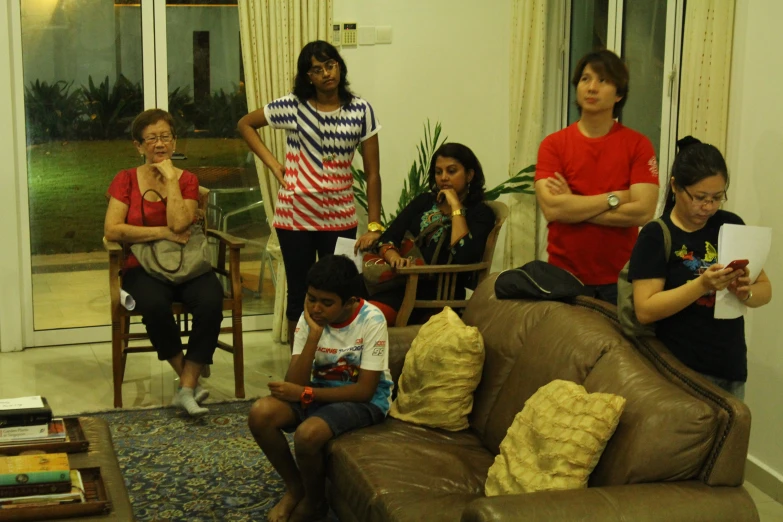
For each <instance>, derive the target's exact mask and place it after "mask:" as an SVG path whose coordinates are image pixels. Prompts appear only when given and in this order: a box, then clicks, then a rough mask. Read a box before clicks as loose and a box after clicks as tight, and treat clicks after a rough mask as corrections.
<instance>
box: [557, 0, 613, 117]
mask: <svg viewBox="0 0 783 522" xmlns="http://www.w3.org/2000/svg"><path fill="white" fill-rule="evenodd" d="M608 20H609V0H573V2H572V4H571V47H570V53H569V55H570V60H569V62H570V63H569V69H568V72H567V73H566V77H567V78H568V82H569V84H570V83H571V75H572V74H573V73H574V69H575V68H576V64H577V63H578V62H579V60H580V59H581V58H582V56H584V55H586V54H587V53H589V52H590V51H592V50H593V49H602V48H605V47H606V26H607V24H608ZM578 119H579V109H578V108H577V106H576V90H575V89H574V87H573V86H570V87H569V89H568V123H569V124H571V123H574V122H575V121H577V120H578Z"/></svg>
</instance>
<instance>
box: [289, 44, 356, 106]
mask: <svg viewBox="0 0 783 522" xmlns="http://www.w3.org/2000/svg"><path fill="white" fill-rule="evenodd" d="M313 58H315V59H316V60H318V61H319V62H326V61H328V60H334V61H336V62H337V63H338V64H339V65H340V83H339V84H338V85H337V96H338V97H339V98H340V101H341V102H343V105H347V104H348V103H349V102H350V101H351V100H352V99H353V96H354V95H353V93H352V92H351V91H350V90H349V89H348V85H349V82H348V66H347V65H345V61H343V57H342V56H340V53H339V52H338V51H337V49H336V48H335V47H334V46H333V45H332V44H330V43H328V42H324V41H323V40H316V41H314V42H310V43H309V44H307V45H305V46H304V47H302V51H301V52H300V53H299V59H298V60H297V62H296V78H295V79H294V95H295V96H296V97H297V98H299V101H301V102H305V101H307V100H309V99H311V98H315V87H314V86H313V84H312V83H311V82H310V77H309V76H308V75H307V72H308V71H309V70H310V69H311V68H312V67H313V62H312V59H313Z"/></svg>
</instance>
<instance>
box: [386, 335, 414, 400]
mask: <svg viewBox="0 0 783 522" xmlns="http://www.w3.org/2000/svg"><path fill="white" fill-rule="evenodd" d="M419 328H421V325H420V324H417V325H411V326H399V327H397V326H395V327H394V328H389V373H391V377H392V382H394V392H395V394H396V392H397V380H398V379H399V378H400V374H401V373H402V366H403V364H404V363H405V356H406V355H407V354H408V350H410V348H411V343H412V342H413V340H414V339H415V338H416V335H417V334H418V333H419Z"/></svg>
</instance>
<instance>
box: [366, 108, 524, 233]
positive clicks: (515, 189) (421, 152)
mask: <svg viewBox="0 0 783 522" xmlns="http://www.w3.org/2000/svg"><path fill="white" fill-rule="evenodd" d="M441 130H442V128H441V125H440V122H437V123H436V124H435V130H433V129H432V127H431V125H430V121H429V120H427V124H426V125H425V126H424V138H423V139H422V140H421V142H419V146H418V147H417V153H418V157H417V158H416V159H415V160H414V161H413V164H412V165H411V168H410V170H409V171H408V176H407V177H406V178H405V180H404V181H403V186H402V192H401V193H400V198H399V200H398V201H397V210H396V211H395V212H394V214H392V215H391V216H389V217H388V218H387V217H386V212H385V210H384V209H383V207H381V223H382V224H383V225H384V226H388V225H389V223H391V222H392V221H394V218H395V217H397V215H398V214H399V213H400V212H402V210H403V209H404V208H405V207H406V206H407V205H408V203H410V202H411V201H413V199H414V198H415V197H416V196H418V195H419V194H423V193H425V192H427V191H428V190H429V189H430V186H429V165H430V159H431V158H432V155H433V154H434V153H435V151H436V150H437V149H438V147H440V146H441V145H443V143H444V142H445V141H446V139H447V138H443V139H442V140H441V139H440V134H441ZM359 152H360V153H361V149H360V150H359ZM535 171H536V166H535V165H530V166H528V167H525V168H524V169H522V170H520V171H519V172H517V173H516V174H515V175H514V176H512V177H510V178H508V179H507V180H505V181H503V182H502V183H500V184H498V186H496V187H494V188H492V189H489V190H487V191H485V192H484V199H486V200H487V201H494V200H496V199H498V198H499V197H500V196H502V195H503V194H532V195H534V194H535V190H534V189H533V183H534V178H533V176H532V175H531V174H530V173H534V172H535ZM351 173H352V174H353V181H354V183H353V194H354V198H356V202H357V204H358V205H359V206H360V207H361V208H363V209H364V210H365V211H367V208H368V205H367V182H366V180H365V176H364V171H362V170H360V169H357V168H355V167H354V166H353V165H352V166H351Z"/></svg>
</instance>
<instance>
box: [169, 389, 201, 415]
mask: <svg viewBox="0 0 783 522" xmlns="http://www.w3.org/2000/svg"><path fill="white" fill-rule="evenodd" d="M172 404H173V405H174V406H179V407H180V408H182V409H183V410H185V411H186V412H188V413H189V414H190V415H192V416H194V417H195V416H197V415H204V414H205V413H207V412H208V411H209V410H208V409H207V408H202V407H201V406H199V405H198V403H197V402H196V399H195V397H194V396H193V388H184V387H183V388H180V389H178V390H177V394H176V395H174V400H173V401H172Z"/></svg>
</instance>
